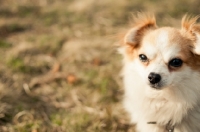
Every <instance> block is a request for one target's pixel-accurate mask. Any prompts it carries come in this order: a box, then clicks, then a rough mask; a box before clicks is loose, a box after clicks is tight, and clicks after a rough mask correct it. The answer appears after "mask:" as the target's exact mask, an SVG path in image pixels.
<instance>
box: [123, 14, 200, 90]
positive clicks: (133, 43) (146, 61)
mask: <svg viewBox="0 0 200 132" xmlns="http://www.w3.org/2000/svg"><path fill="white" fill-rule="evenodd" d="M196 20H197V17H196V18H191V19H188V18H187V17H184V18H183V20H182V29H180V30H179V29H175V28H171V27H162V28H158V27H157V26H156V22H155V18H154V17H150V16H140V18H139V19H137V20H136V23H135V25H134V27H133V28H132V29H131V30H130V31H129V32H128V33H127V34H126V36H125V37H124V49H125V52H124V56H125V58H126V61H128V62H130V63H132V66H133V68H134V69H135V71H136V72H137V73H138V75H139V76H140V77H141V78H142V80H143V82H144V83H145V84H147V85H148V86H149V87H150V88H153V89H163V88H165V87H172V88H173V87H179V86H180V85H182V84H183V82H184V83H189V84H191V83H192V82H193V81H192V79H195V77H193V76H194V73H195V72H197V71H198V72H199V71H200V57H199V54H200V26H199V25H197V24H195V22H196Z"/></svg>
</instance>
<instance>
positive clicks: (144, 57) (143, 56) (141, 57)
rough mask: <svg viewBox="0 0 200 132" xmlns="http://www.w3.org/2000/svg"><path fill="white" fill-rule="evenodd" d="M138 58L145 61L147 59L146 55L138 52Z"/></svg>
mask: <svg viewBox="0 0 200 132" xmlns="http://www.w3.org/2000/svg"><path fill="white" fill-rule="evenodd" d="M139 58H140V60H141V61H142V62H146V61H148V58H147V56H146V55H144V54H140V55H139Z"/></svg>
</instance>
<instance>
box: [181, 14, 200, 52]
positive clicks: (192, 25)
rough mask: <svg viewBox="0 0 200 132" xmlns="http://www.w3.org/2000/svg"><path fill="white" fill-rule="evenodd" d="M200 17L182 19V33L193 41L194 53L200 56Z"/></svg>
mask: <svg viewBox="0 0 200 132" xmlns="http://www.w3.org/2000/svg"><path fill="white" fill-rule="evenodd" d="M199 17H200V16H196V17H190V16H187V15H185V16H184V17H183V18H182V32H183V34H184V36H185V37H187V38H189V39H190V40H192V41H193V42H194V43H193V45H192V48H193V49H192V52H193V53H194V54H198V55H200V24H197V20H198V19H199Z"/></svg>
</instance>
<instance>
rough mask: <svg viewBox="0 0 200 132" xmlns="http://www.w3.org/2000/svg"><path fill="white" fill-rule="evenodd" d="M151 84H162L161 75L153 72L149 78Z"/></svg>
mask: <svg viewBox="0 0 200 132" xmlns="http://www.w3.org/2000/svg"><path fill="white" fill-rule="evenodd" d="M148 79H149V82H150V83H151V84H156V83H158V82H160V80H161V76H160V75H159V74H156V73H154V72H151V73H150V74H149V76H148Z"/></svg>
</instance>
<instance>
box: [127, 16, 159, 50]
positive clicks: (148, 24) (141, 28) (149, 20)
mask: <svg viewBox="0 0 200 132" xmlns="http://www.w3.org/2000/svg"><path fill="white" fill-rule="evenodd" d="M133 19H134V23H133V27H132V28H131V29H130V30H129V31H128V32H127V33H126V35H125V37H124V43H125V44H128V45H129V46H132V47H136V46H138V45H139V43H140V41H141V39H142V37H143V36H144V34H145V33H146V32H147V31H148V30H151V29H155V28H156V27H157V26H156V20H155V17H154V15H149V14H142V13H140V14H137V16H134V18H133Z"/></svg>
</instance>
